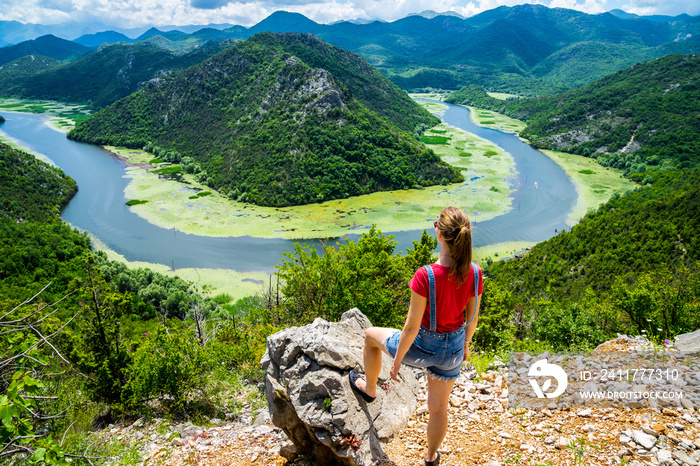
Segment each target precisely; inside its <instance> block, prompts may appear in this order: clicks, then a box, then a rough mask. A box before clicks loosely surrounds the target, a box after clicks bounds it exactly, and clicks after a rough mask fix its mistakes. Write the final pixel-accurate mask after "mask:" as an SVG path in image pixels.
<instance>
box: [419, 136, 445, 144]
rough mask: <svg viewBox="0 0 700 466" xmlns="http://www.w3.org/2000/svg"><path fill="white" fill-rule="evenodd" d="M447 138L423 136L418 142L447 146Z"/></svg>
mask: <svg viewBox="0 0 700 466" xmlns="http://www.w3.org/2000/svg"><path fill="white" fill-rule="evenodd" d="M447 141H449V138H446V137H444V136H423V137H421V138H420V142H422V143H423V144H447Z"/></svg>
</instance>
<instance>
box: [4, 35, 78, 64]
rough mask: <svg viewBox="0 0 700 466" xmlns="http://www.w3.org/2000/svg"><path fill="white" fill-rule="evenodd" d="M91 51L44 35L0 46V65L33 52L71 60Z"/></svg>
mask: <svg viewBox="0 0 700 466" xmlns="http://www.w3.org/2000/svg"><path fill="white" fill-rule="evenodd" d="M91 52H92V50H90V48H89V47H85V46H84V45H80V44H76V43H75V42H71V41H69V40H65V39H59V38H58V37H56V36H52V35H46V36H42V37H39V38H38V39H35V40H28V41H25V42H22V43H20V44H17V45H11V46H9V47H2V48H0V65H4V64H5V63H9V62H11V61H14V60H17V59H18V58H22V57H26V56H28V55H35V54H36V55H42V56H46V57H49V58H53V59H56V60H61V61H64V60H65V61H72V60H75V59H77V58H80V57H81V56H83V55H87V54H88V53H91Z"/></svg>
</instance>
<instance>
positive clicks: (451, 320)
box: [408, 264, 484, 333]
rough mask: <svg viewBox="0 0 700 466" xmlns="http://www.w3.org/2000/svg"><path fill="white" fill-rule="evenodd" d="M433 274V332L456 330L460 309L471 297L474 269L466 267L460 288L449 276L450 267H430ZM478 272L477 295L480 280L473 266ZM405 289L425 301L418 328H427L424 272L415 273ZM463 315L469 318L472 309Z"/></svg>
mask: <svg viewBox="0 0 700 466" xmlns="http://www.w3.org/2000/svg"><path fill="white" fill-rule="evenodd" d="M430 266H431V267H432V269H433V275H435V294H436V295H437V308H436V312H437V316H436V320H437V328H436V330H437V332H438V333H446V332H451V331H453V330H456V329H458V328H459V327H460V326H462V325H464V308H465V307H466V305H467V302H468V301H469V300H470V299H471V298H473V297H474V270H473V269H472V268H471V266H470V267H469V275H467V278H466V279H465V280H464V281H463V282H462V284H461V285H460V284H459V283H458V282H457V277H450V276H449V275H450V268H449V267H444V266H442V265H439V264H430ZM476 268H477V270H478V272H479V295H481V293H483V291H484V280H483V277H482V273H481V267H479V266H478V265H477V266H476ZM408 286H410V287H411V289H412V290H413V291H415V292H416V293H418V294H419V295H421V296H423V297H425V298H428V303H427V305H426V306H425V314H423V321H422V322H421V325H422V326H423V327H425V328H427V329H429V328H430V299H431V297H430V296H428V295H429V294H430V293H429V290H430V281H429V279H428V271H427V270H425V268H423V267H421V268H419V269H418V270H416V273H415V274H414V275H413V278H412V279H411V280H410V281H409V282H408ZM467 311H468V312H467V315H468V316H469V317H471V315H472V312H474V309H468V310H467Z"/></svg>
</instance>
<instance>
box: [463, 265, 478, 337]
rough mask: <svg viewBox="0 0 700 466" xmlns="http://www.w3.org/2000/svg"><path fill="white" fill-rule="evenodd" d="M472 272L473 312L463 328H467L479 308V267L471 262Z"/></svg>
mask: <svg viewBox="0 0 700 466" xmlns="http://www.w3.org/2000/svg"><path fill="white" fill-rule="evenodd" d="M472 270H473V271H474V312H472V316H471V318H470V319H469V322H467V323H466V324H464V327H468V326H469V324H471V323H472V322H473V321H474V317H476V310H477V308H478V307H479V267H478V266H477V265H476V264H475V263H474V262H472Z"/></svg>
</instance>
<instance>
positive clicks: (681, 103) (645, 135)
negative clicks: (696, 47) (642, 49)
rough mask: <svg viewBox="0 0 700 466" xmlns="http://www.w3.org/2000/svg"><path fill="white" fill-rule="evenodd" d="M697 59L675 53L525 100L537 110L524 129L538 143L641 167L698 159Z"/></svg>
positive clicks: (683, 164)
mask: <svg viewBox="0 0 700 466" xmlns="http://www.w3.org/2000/svg"><path fill="white" fill-rule="evenodd" d="M698 82H700V58H699V57H697V56H694V55H691V56H683V55H670V56H667V57H664V58H659V59H656V60H652V61H650V62H647V63H642V64H639V65H635V66H632V67H630V68H627V69H625V70H623V71H620V72H618V73H615V74H613V75H611V76H608V77H606V78H604V79H602V80H600V81H597V82H596V83H594V84H591V85H590V86H587V87H585V88H583V89H579V90H574V91H570V92H568V93H566V94H562V95H559V96H553V97H548V98H541V99H538V100H537V101H536V102H533V104H529V103H528V101H525V102H522V103H521V105H522V107H521V109H522V110H524V111H535V112H537V113H535V114H534V115H532V117H531V118H530V120H529V125H528V127H527V128H526V129H525V130H524V131H523V133H522V134H523V136H524V137H526V138H528V139H530V140H531V141H532V142H533V144H534V145H535V146H537V147H547V148H556V149H559V150H565V151H566V152H573V153H576V154H581V155H586V156H591V157H596V158H597V159H598V161H599V162H600V163H601V164H603V165H609V166H613V167H616V168H623V169H626V173H628V174H632V173H641V175H638V177H639V178H640V179H641V178H643V177H644V176H645V175H644V174H643V173H644V172H645V171H647V170H648V169H649V170H655V169H657V168H663V169H669V168H673V167H674V166H676V165H678V166H680V167H688V166H692V165H693V164H696V163H697V162H698V161H700V159H699V158H698V154H700V142H698V141H700V113H698V111H697V105H696V102H697V101H698V100H699V99H700V88H699V87H698Z"/></svg>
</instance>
